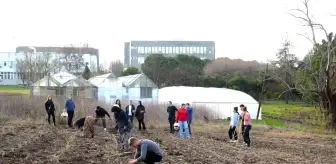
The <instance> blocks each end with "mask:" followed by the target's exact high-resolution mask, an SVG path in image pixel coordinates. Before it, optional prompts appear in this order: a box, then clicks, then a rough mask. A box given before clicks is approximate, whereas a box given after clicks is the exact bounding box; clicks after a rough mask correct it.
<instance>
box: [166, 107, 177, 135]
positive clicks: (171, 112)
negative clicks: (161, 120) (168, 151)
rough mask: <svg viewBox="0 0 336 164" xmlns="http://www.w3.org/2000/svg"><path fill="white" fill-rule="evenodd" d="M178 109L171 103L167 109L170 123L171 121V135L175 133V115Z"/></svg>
mask: <svg viewBox="0 0 336 164" xmlns="http://www.w3.org/2000/svg"><path fill="white" fill-rule="evenodd" d="M176 111H177V108H176V107H175V106H174V105H173V103H172V102H171V101H169V105H168V107H167V113H168V121H169V127H170V133H174V132H175V130H174V123H175V114H176Z"/></svg>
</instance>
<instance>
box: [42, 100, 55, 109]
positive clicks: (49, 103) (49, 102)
mask: <svg viewBox="0 0 336 164" xmlns="http://www.w3.org/2000/svg"><path fill="white" fill-rule="evenodd" d="M44 106H45V109H46V110H47V112H53V111H55V105H54V102H53V101H52V100H47V101H46V102H45V103H44Z"/></svg>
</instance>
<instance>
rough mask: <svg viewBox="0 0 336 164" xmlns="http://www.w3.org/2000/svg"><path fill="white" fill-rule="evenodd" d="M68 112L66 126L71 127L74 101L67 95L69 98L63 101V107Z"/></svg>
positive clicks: (74, 106) (74, 107) (74, 108)
mask: <svg viewBox="0 0 336 164" xmlns="http://www.w3.org/2000/svg"><path fill="white" fill-rule="evenodd" d="M64 108H65V109H66V111H67V113H68V126H69V127H70V128H71V127H72V119H73V117H74V113H75V110H76V105H75V102H74V101H73V100H72V96H71V95H69V98H68V99H67V100H66V101H65V107H64Z"/></svg>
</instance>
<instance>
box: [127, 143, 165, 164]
mask: <svg viewBox="0 0 336 164" xmlns="http://www.w3.org/2000/svg"><path fill="white" fill-rule="evenodd" d="M128 144H129V145H130V146H132V147H133V148H136V153H135V158H134V160H131V161H129V162H128V163H129V164H135V163H138V162H143V163H146V164H154V163H155V162H161V161H162V157H163V153H162V150H161V149H160V146H159V145H158V144H157V143H155V142H154V141H152V140H149V139H142V140H140V139H137V138H135V137H131V138H130V139H129V140H128Z"/></svg>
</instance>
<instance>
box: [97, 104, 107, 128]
mask: <svg viewBox="0 0 336 164" xmlns="http://www.w3.org/2000/svg"><path fill="white" fill-rule="evenodd" d="M95 111H96V120H95V123H97V122H98V120H102V122H103V127H104V130H105V131H106V120H105V115H106V116H107V117H108V118H109V119H111V116H110V114H109V113H108V112H107V111H106V110H105V109H104V108H102V107H100V106H97V107H96V110H95Z"/></svg>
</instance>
